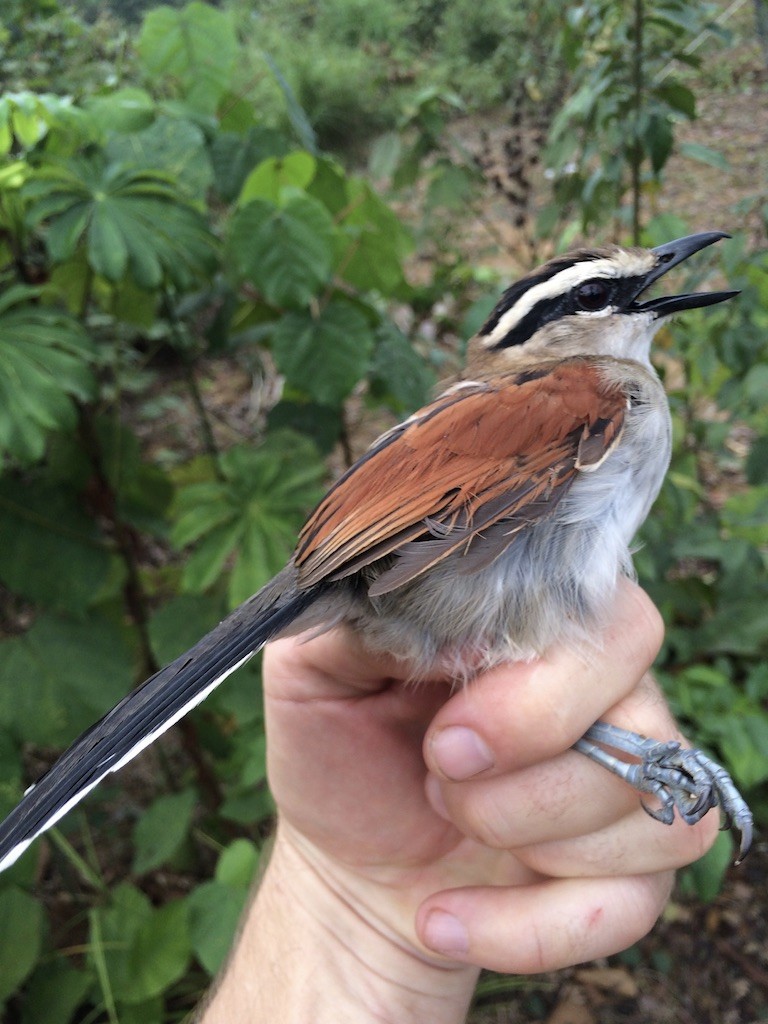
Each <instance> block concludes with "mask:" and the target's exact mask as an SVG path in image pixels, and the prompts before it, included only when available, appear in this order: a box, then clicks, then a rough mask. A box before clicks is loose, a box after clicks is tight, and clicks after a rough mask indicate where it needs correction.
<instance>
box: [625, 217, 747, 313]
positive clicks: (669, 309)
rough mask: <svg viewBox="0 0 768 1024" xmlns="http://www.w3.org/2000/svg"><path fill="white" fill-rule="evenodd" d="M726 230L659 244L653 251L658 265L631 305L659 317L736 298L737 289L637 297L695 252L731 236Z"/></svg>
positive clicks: (706, 232)
mask: <svg viewBox="0 0 768 1024" xmlns="http://www.w3.org/2000/svg"><path fill="white" fill-rule="evenodd" d="M730 237H731V236H730V235H727V234H726V233H725V232H724V231H704V232H702V233H701V234H698V235H686V236H685V237H684V238H676V239H675V241H674V242H665V244H664V245H657V246H656V248H655V249H651V252H652V253H653V254H654V256H655V257H656V266H655V267H654V268H653V270H651V271H650V272H649V273H648V274H646V276H645V279H644V281H643V284H642V286H641V287H640V288H639V289H638V291H637V292H636V293H635V296H634V298H633V300H632V304H631V306H630V309H631V310H632V311H633V312H634V311H643V312H651V313H653V314H654V315H655V316H656V317H657V318H661V317H664V316H671V314H672V313H680V312H681V311H682V310H684V309H698V308H699V307H701V306H714V305H715V304H716V303H718V302H725V301H726V299H732V298H733V297H734V296H735V295H738V294H739V293H738V292H737V291H735V292H691V293H690V294H688V295H662V296H661V297H660V298H658V299H649V300H648V301H647V302H637V301H636V299H637V297H638V296H639V295H641V294H642V293H643V292H644V291H645V290H646V289H647V288H648V287H650V285H652V284H653V283H654V282H655V281H658V279H659V278H660V277H662V276H663V275H664V274H666V272H667V271H668V270H671V269H672V267H676V266H677V265H678V263H682V262H683V260H687V259H688V257H689V256H693V254H694V253H695V252H699V251H700V250H701V249H706V247H707V246H708V245H712V244H713V243H714V242H719V241H720V239H721V238H730Z"/></svg>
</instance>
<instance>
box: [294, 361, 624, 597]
mask: <svg viewBox="0 0 768 1024" xmlns="http://www.w3.org/2000/svg"><path fill="white" fill-rule="evenodd" d="M626 410H627V397H626V394H625V393H624V391H623V390H622V388H621V387H620V386H618V385H616V384H615V383H609V382H607V381H606V380H605V379H604V377H603V375H602V373H601V372H600V367H599V364H598V363H596V361H595V360H594V359H588V358H581V359H569V360H564V361H562V362H558V363H556V364H552V365H551V366H550V367H549V369H547V370H545V371H544V372H542V370H541V368H539V369H537V371H536V372H535V373H525V372H518V373H514V374H509V375H507V376H504V377H498V378H494V379H493V380H488V381H479V382H474V383H464V384H462V385H461V387H460V388H458V389H452V390H450V391H448V392H446V393H444V394H443V395H441V396H440V397H438V398H437V399H435V401H434V402H432V403H430V405H427V406H425V407H424V409H422V410H420V412H418V413H416V414H414V415H413V416H411V417H410V418H409V419H408V420H406V421H405V422H404V423H402V424H400V426H399V427H396V428H395V429H394V430H391V431H389V432H388V434H386V435H384V437H383V438H382V439H381V440H380V441H379V442H378V443H377V444H376V445H374V447H373V449H372V450H371V451H370V452H369V453H368V454H367V455H366V456H365V457H364V458H363V459H362V460H361V461H360V462H358V463H356V464H355V466H353V467H352V469H351V470H350V471H349V472H348V473H346V474H345V475H344V476H343V477H342V478H341V480H339V481H338V482H337V483H336V484H335V485H334V486H333V487H332V488H331V490H330V491H329V492H328V494H327V495H326V497H325V498H324V499H323V501H322V502H321V503H320V505H318V507H317V508H316V509H315V511H314V513H313V514H312V515H311V516H310V518H309V520H308V521H307V523H306V525H305V527H304V529H303V530H302V532H301V535H300V537H299V543H298V546H297V549H296V554H295V556H294V561H295V564H296V566H297V568H298V571H299V585H300V586H301V587H302V588H304V587H309V586H313V585H314V584H316V583H318V582H320V581H321V580H337V579H342V578H344V577H345V576H348V575H350V574H351V573H353V572H356V571H358V570H359V569H361V568H363V567H364V566H367V565H370V564H372V563H373V562H375V561H378V560H379V559H381V558H384V557H385V556H387V555H392V554H397V555H398V557H397V558H396V560H395V562H394V564H393V565H392V566H391V568H389V569H387V570H385V571H384V572H383V573H382V575H381V576H380V577H379V578H378V579H377V580H376V582H375V583H374V584H373V585H372V587H371V588H370V591H369V592H370V594H371V595H372V596H375V595H376V594H381V593H386V592H387V591H389V590H392V589H395V588H396V587H398V586H402V585H403V584H404V583H406V582H408V581H409V580H410V579H413V578H414V577H415V576H417V575H419V574H420V573H422V572H424V571H425V570H426V569H428V568H429V567H430V566H431V565H434V564H436V563H437V562H438V561H440V560H442V559H443V558H446V557H447V556H448V555H450V554H452V553H454V552H460V551H461V550H462V548H463V549H464V552H465V553H468V552H469V550H470V548H471V544H472V541H473V540H474V539H475V538H478V537H480V536H482V535H483V531H487V530H488V529H489V528H490V527H491V526H494V525H495V524H498V523H501V522H504V523H505V529H504V531H503V532H502V531H496V535H498V536H502V537H503V541H502V546H501V548H500V549H499V550H503V548H504V547H506V546H507V545H508V544H511V543H513V541H514V536H515V533H516V532H517V531H519V530H520V529H522V528H523V527H524V526H526V525H529V524H531V523H534V522H536V521H537V520H539V519H541V518H543V517H545V516H547V515H548V514H550V513H551V512H552V511H553V509H554V508H555V507H556V505H557V503H558V501H560V499H561V498H562V497H563V495H564V494H565V493H566V492H567V490H568V489H569V488H570V486H571V484H572V483H573V480H574V479H575V477H576V476H577V474H578V473H579V472H580V471H592V470H594V469H596V468H597V467H598V466H599V465H601V464H602V462H603V461H604V460H605V459H606V458H608V457H609V455H610V452H611V451H612V450H613V448H614V447H615V445H616V444H617V443H618V442H619V440H620V438H621V432H622V429H623V424H624V417H625V414H626ZM507 526H508V528H507ZM497 554H498V552H497ZM485 557H486V556H483V558H482V559H481V561H484V560H485ZM493 557H496V555H494V556H493ZM490 560H492V558H491V559H490ZM473 561H474V560H473V559H469V562H470V563H472V562H473Z"/></svg>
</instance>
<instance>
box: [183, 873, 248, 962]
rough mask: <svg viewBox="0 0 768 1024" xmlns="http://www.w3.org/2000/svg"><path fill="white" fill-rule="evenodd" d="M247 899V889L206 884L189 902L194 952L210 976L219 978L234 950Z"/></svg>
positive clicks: (219, 884) (199, 888) (196, 889)
mask: <svg viewBox="0 0 768 1024" xmlns="http://www.w3.org/2000/svg"><path fill="white" fill-rule="evenodd" d="M246 898H247V890H246V889H239V888H238V889H234V888H232V886H230V885H225V884H223V883H222V882H203V884H202V885H198V886H197V887H196V888H195V889H194V890H193V891H192V892H191V893H190V895H189V897H188V899H187V902H188V903H189V930H190V936H191V940H192V950H193V952H194V954H195V956H196V957H197V959H198V960H199V961H200V963H201V964H202V965H203V967H204V968H205V969H206V971H207V972H208V973H209V974H210V975H214V974H216V972H217V971H218V970H219V968H220V967H221V965H222V964H223V963H224V960H225V959H226V957H227V955H228V954H229V951H230V949H231V948H232V941H233V939H234V937H235V932H236V930H237V925H238V922H239V920H240V915H241V914H242V912H243V907H244V906H245V901H246Z"/></svg>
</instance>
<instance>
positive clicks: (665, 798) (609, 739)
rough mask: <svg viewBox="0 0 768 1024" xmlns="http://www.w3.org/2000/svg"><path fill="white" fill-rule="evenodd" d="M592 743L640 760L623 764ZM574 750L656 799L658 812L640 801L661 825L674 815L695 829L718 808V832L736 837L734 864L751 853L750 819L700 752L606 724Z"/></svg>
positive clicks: (721, 772)
mask: <svg viewBox="0 0 768 1024" xmlns="http://www.w3.org/2000/svg"><path fill="white" fill-rule="evenodd" d="M595 743H602V744H606V745H607V746H610V747H613V748H614V749H615V750H619V751H622V752H624V753H626V754H630V755H632V756H634V757H639V758H640V759H641V763H640V764H627V762H626V761H621V760H619V759H618V758H616V757H615V756H613V755H612V754H609V753H608V752H607V751H605V750H603V749H602V747H598V746H596V745H595ZM574 747H575V749H576V750H579V751H581V752H582V753H583V754H586V755H587V757H590V758H591V759H592V760H593V761H596V762H597V763H598V764H601V765H603V766H604V767H605V768H607V769H608V770H609V771H611V772H613V774H614V775H618V776H619V777H620V778H622V779H624V780H625V781H626V782H628V783H629V784H630V785H632V786H634V788H635V789H637V790H639V791H640V792H641V793H649V794H650V795H651V796H654V797H656V799H657V800H659V801H660V803H661V806H660V807H658V808H653V807H649V806H648V804H646V803H645V801H641V803H642V807H643V809H644V810H645V811H646V812H647V813H648V814H649V815H650V816H651V817H652V818H655V819H656V821H661V822H663V823H664V824H665V825H671V824H672V822H673V821H674V817H675V810H677V813H678V814H679V815H680V817H681V818H682V820H683V821H685V822H686V823H687V824H688V825H695V824H696V823H697V822H698V821H701V819H702V818H703V817H704V815H705V814H706V813H707V812H708V811H710V810H712V808H714V807H719V808H720V809H721V810H722V812H723V825H722V828H723V829H728V828H736V829H738V831H739V832H740V842H739V855H738V859H737V861H736V863H737V864H739V863H740V862H741V861H742V860H743V859H744V857H745V856H746V855H747V853H748V852H749V848H750V846H751V845H752V836H753V820H752V813H751V811H750V810H749V807H748V806H747V804H746V802H745V800H744V798H743V797H742V795H741V794H740V793H739V791H738V789H737V788H736V786H735V784H734V782H733V780H732V779H731V777H730V775H729V774H728V772H727V771H726V770H725V769H724V768H723V767H722V765H719V764H718V763H717V762H716V761H713V760H712V758H711V757H709V756H708V755H707V754H705V753H704V752H703V751H702V750H696V749H688V748H684V747H682V746H681V744H680V743H678V742H677V741H675V740H671V741H668V742H665V743H660V742H658V741H656V740H653V739H649V738H648V737H646V736H641V735H640V734H639V733H634V732H629V731H628V730H626V729H619V728H618V727H617V726H613V725H608V724H607V723H605V722H596V723H595V725H593V726H592V728H591V729H588V730H587V732H586V733H585V734H584V736H583V738H582V739H581V740H579V741H578V742H577V743H575V744H574Z"/></svg>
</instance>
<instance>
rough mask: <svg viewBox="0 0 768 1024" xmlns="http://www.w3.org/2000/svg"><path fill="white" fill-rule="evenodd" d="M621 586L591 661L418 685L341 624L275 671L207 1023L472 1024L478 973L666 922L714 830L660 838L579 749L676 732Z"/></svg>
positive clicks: (623, 790)
mask: <svg viewBox="0 0 768 1024" xmlns="http://www.w3.org/2000/svg"><path fill="white" fill-rule="evenodd" d="M662 632H663V631H662V625H661V620H660V618H659V615H658V613H657V611H656V609H655V608H654V607H653V605H652V604H651V602H650V600H649V599H648V598H647V597H646V595H645V594H644V593H643V592H642V591H641V590H640V589H639V588H638V587H636V586H635V585H634V584H631V583H629V582H623V583H622V584H621V586H620V588H619V591H618V594H617V598H616V602H615V608H614V613H613V615H612V618H611V621H610V623H609V624H608V626H607V627H606V629H605V630H604V632H603V634H602V636H601V637H600V638H599V642H598V643H597V644H596V645H595V649H594V650H593V651H590V652H589V653H588V655H586V656H585V655H583V654H578V653H574V652H571V651H567V650H564V649H555V650H552V651H551V652H549V653H548V654H547V655H546V656H545V657H544V658H541V659H539V660H536V661H532V662H527V663H516V664H511V665H503V666H499V667H497V668H495V669H493V670H491V671H489V672H486V673H484V674H483V675H481V676H479V677H478V678H476V679H475V680H474V681H473V682H472V683H471V684H470V685H469V686H468V687H466V688H462V689H459V690H455V691H452V689H451V687H450V686H449V685H446V680H436V681H434V682H429V683H420V684H418V685H414V684H413V683H410V682H408V680H407V676H408V668H407V666H406V665H403V664H402V663H401V662H398V661H397V660H396V659H395V658H394V657H381V656H379V655H372V654H370V653H369V652H367V651H366V650H365V648H364V647H363V646H362V644H361V642H360V640H359V638H357V637H356V636H355V635H353V634H352V633H351V632H349V631H346V630H335V631H333V632H330V633H327V634H324V635H322V636H319V637H315V638H313V639H310V640H306V638H304V641H302V639H301V638H299V639H288V640H281V641H278V642H276V643H274V644H271V645H270V646H269V648H268V649H267V652H266V655H265V664H264V692H265V707H266V723H267V739H268V766H269V776H270V785H271V788H272V792H273V794H274V797H275V800H276V802H277V806H278V828H277V833H276V836H275V842H274V848H273V851H272V855H271V859H270V862H269V865H268V867H267V870H266V873H265V876H264V878H263V879H262V881H261V884H260V887H259V889H258V891H257V893H256V896H255V898H254V900H253V901H252V903H251V905H250V907H249V908H248V909H247V911H246V913H245V916H244V918H243V921H242V924H241V931H240V935H239V938H238V940H237V943H236V946H235V949H234V952H233V954H232V956H231V957H230V961H229V963H228V965H227V967H226V968H225V970H224V972H223V974H222V977H221V978H220V979H219V982H218V984H217V986H216V988H215V989H214V992H213V994H212V996H211V997H210V999H209V1001H208V1003H207V1005H206V1006H205V1007H204V1009H203V1011H202V1013H201V1016H200V1017H199V1018H198V1019H199V1021H200V1024H231V1022H232V1021H237V1022H238V1024H310V1022H311V1024H332V1022H333V1024H346V1022H349V1024H353V1022H354V1024H369V1022H371V1024H372V1022H378V1024H381V1022H389V1021H391V1022H392V1024H395V1022H396V1024H411V1022H413V1024H416V1022H419V1024H423V1022H425V1021H429V1022H430V1024H459V1022H461V1021H463V1020H464V1019H465V1015H466V1012H467V1008H468V1005H469V1002H470V999H471V997H472V992H473V989H474V986H475V983H476V980H477V976H478V973H479V970H480V968H481V967H487V968H492V969H494V970H497V971H503V972H508V973H513V974H529V973H534V972H540V971H547V970H553V969H556V968H559V967H563V966H566V965H569V964H573V963H578V962H582V961H585V960H591V959H594V958H595V957H599V956H605V955H608V954H610V953H614V952H617V951H619V950H621V949H624V948H626V947H627V946H629V945H631V944H632V943H633V942H635V941H637V940H638V939H639V938H641V937H642V936H643V935H644V934H646V933H647V932H648V931H649V930H650V928H651V927H652V926H653V924H654V922H655V921H656V919H657V918H658V916H659V914H660V913H661V910H662V909H663V907H664V904H665V902H666V899H667V897H668V895H669V891H670V887H671V884H672V879H673V872H674V869H675V868H678V867H680V866H682V865H684V864H688V863H690V862H692V861H693V860H696V859H697V858H698V857H700V856H701V855H702V854H703V853H704V852H705V851H706V850H707V849H708V848H709V846H710V845H711V844H712V843H713V842H714V839H715V836H716V834H717V827H718V820H717V815H716V814H708V815H707V816H706V817H705V818H704V819H703V820H702V821H701V822H700V823H699V824H698V825H695V826H688V825H685V824H683V823H682V822H680V821H675V823H674V824H673V825H672V826H670V827H667V826H665V825H663V824H661V823H659V822H658V821H655V820H653V819H652V818H651V817H649V816H648V815H647V814H646V813H645V812H644V811H643V809H642V808H641V806H640V800H639V796H638V794H637V793H636V792H635V791H634V790H632V789H631V788H629V787H628V786H627V785H625V784H624V783H623V782H621V781H620V780H618V779H616V778H614V777H613V776H612V775H610V774H609V773H608V772H606V771H605V770H604V769H602V768H600V767H598V766H597V765H595V764H593V763H592V762H591V761H589V760H588V759H587V758H585V757H584V756H582V755H580V754H578V753H576V752H574V751H572V750H570V749H569V748H570V747H571V745H572V743H573V742H574V741H575V740H577V739H578V738H579V737H580V736H581V735H582V734H583V733H584V732H585V730H586V729H587V728H588V727H589V726H590V725H591V724H592V723H593V722H594V721H596V720H597V719H598V718H600V719H603V720H607V721H610V722H613V723H614V724H616V725H619V726H622V727H624V728H627V729H632V730H635V731H637V732H642V733H645V734H647V735H651V736H654V737H656V738H657V739H675V738H680V736H679V733H678V730H677V727H676V725H675V723H674V721H673V719H672V717H671V715H670V713H669V710H668V708H667V706H666V703H665V702H664V700H663V698H662V697H661V696H660V694H659V691H658V689H657V687H656V685H655V683H654V682H653V680H652V678H651V677H650V675H649V674H648V670H649V668H650V665H651V663H652V662H653V659H654V657H655V655H656V654H657V652H658V649H659V646H660V643H661V639H662Z"/></svg>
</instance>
